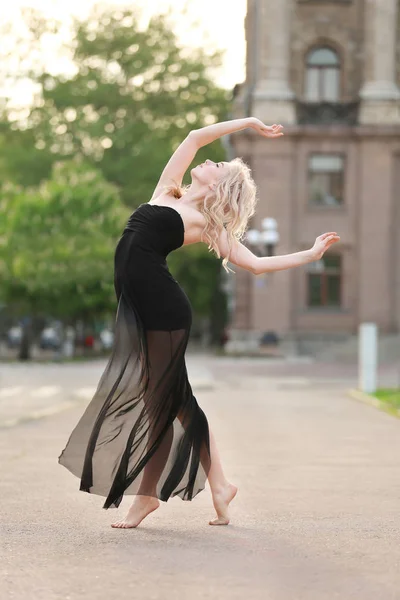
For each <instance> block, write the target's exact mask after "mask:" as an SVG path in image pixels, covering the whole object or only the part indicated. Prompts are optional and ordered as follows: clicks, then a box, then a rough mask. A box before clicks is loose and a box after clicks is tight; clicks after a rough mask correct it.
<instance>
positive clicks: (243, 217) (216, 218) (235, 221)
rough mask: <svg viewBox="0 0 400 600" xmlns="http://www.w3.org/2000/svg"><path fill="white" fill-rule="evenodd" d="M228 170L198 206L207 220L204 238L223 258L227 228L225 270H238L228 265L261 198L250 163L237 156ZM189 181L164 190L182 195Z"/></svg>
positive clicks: (210, 247) (179, 196)
mask: <svg viewBox="0 0 400 600" xmlns="http://www.w3.org/2000/svg"><path fill="white" fill-rule="evenodd" d="M227 164H228V165H229V169H227V174H224V175H222V176H221V177H220V179H219V180H218V182H217V183H216V187H215V190H214V191H210V192H209V193H208V194H207V195H206V196H205V198H204V202H203V205H202V206H200V207H199V209H200V211H201V212H202V214H203V215H204V218H205V220H206V226H205V227H204V229H203V232H202V236H201V239H202V241H206V243H207V244H208V249H209V250H211V251H214V252H215V254H216V256H217V257H218V258H221V253H220V251H219V248H218V245H217V241H218V237H219V235H220V233H221V231H222V229H224V228H225V230H226V233H227V238H228V246H229V252H228V255H227V256H226V257H225V258H224V259H223V261H222V266H223V267H224V269H225V271H227V272H229V271H230V272H231V273H235V271H233V270H232V269H230V268H229V267H228V266H227V263H228V260H229V257H230V253H231V251H232V245H233V243H234V241H235V240H236V241H240V240H241V239H243V237H244V234H245V233H246V231H247V227H248V222H249V219H250V217H252V216H253V215H254V213H255V210H256V205H257V201H258V197H257V186H256V184H255V182H254V180H253V178H252V175H251V170H250V167H249V166H248V165H247V164H246V163H245V162H244V161H243V160H242V159H241V158H240V157H237V158H234V159H233V160H231V161H230V162H228V163H227ZM189 188H190V185H185V186H181V185H178V184H176V183H175V184H174V185H169V186H166V187H165V191H166V192H167V193H170V194H172V195H173V196H174V198H178V199H179V198H182V196H183V195H184V193H185V192H186V191H187V190H188V189H189Z"/></svg>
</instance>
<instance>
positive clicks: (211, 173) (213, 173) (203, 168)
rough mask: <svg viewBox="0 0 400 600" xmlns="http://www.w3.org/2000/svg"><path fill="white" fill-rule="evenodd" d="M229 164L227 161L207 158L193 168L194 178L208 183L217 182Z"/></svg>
mask: <svg viewBox="0 0 400 600" xmlns="http://www.w3.org/2000/svg"><path fill="white" fill-rule="evenodd" d="M227 169H228V164H227V163H226V162H223V161H221V162H218V163H215V162H214V161H212V160H210V159H208V158H207V160H206V161H205V162H203V163H201V164H200V165H197V167H195V168H194V169H192V170H191V175H192V179H196V180H197V181H198V182H199V183H202V184H205V185H208V184H212V183H217V181H218V179H219V178H220V177H221V175H223V174H224V173H226V170H227Z"/></svg>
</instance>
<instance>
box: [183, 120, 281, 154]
mask: <svg viewBox="0 0 400 600" xmlns="http://www.w3.org/2000/svg"><path fill="white" fill-rule="evenodd" d="M248 127H249V128H251V129H255V130H256V131H257V133H259V134H261V135H264V136H265V137H269V138H275V137H280V136H281V135H283V133H282V132H281V131H282V125H272V126H271V127H270V126H268V125H264V123H263V122H262V121H260V120H259V119H257V118H255V117H246V118H244V119H233V120H232V121H222V122H221V123H215V124H214V125H207V126H206V127H201V128H200V129H193V130H192V131H191V132H190V135H191V136H193V137H194V139H195V140H196V141H197V144H198V146H199V148H202V147H203V146H206V145H207V144H211V142H213V141H214V140H217V139H218V138H220V137H222V136H223V135H226V134H228V133H234V132H235V131H241V130H242V129H247V128H248Z"/></svg>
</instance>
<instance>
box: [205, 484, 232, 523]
mask: <svg viewBox="0 0 400 600" xmlns="http://www.w3.org/2000/svg"><path fill="white" fill-rule="evenodd" d="M237 491H238V489H237V487H236V486H235V485H233V484H232V483H228V485H227V486H226V487H224V488H222V489H221V490H220V491H218V492H214V493H213V504H214V508H215V510H216V511H217V518H216V519H213V520H212V521H209V525H228V523H229V516H228V507H229V503H230V502H232V500H233V499H234V497H235V496H236V492H237Z"/></svg>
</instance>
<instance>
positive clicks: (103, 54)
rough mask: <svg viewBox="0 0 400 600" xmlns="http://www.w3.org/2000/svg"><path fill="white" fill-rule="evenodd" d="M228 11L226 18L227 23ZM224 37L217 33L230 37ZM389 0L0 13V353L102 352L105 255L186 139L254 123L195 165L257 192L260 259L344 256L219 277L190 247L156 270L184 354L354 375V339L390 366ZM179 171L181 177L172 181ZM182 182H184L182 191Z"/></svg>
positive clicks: (393, 298) (398, 121)
mask: <svg viewBox="0 0 400 600" xmlns="http://www.w3.org/2000/svg"><path fill="white" fill-rule="evenodd" d="M228 8H229V12H227V9H228ZM228 21H229V24H228ZM399 23H400V11H399V2H398V1H397V0H385V1H384V2H380V1H379V0H338V1H336V2H333V1H321V2H315V0H280V1H279V2H276V1H273V0H259V1H256V0H248V1H246V0H235V1H233V2H229V6H228V5H227V3H225V2H220V3H215V2H212V1H208V0H207V1H203V2H202V3H198V2H195V1H190V0H186V1H183V0H182V1H179V0H169V1H167V0H164V1H158V2H157V1H155V0H153V1H152V2H151V3H149V2H144V1H143V2H135V4H134V5H132V4H129V3H128V4H121V3H118V4H117V3H115V2H112V1H108V2H103V3H97V4H96V3H94V2H91V1H86V2H85V3H82V2H78V0H71V1H70V2H68V3H62V2H60V1H58V0H52V1H50V0H46V1H45V0H43V1H41V0H29V1H27V0H25V1H23V0H17V1H16V2H14V3H13V4H12V6H10V7H6V8H4V9H3V11H2V22H1V39H2V45H1V50H0V53H1V62H0V64H1V68H0V102H1V104H0V109H1V110H0V156H1V160H0V173H1V196H0V210H1V221H0V277H1V280H0V339H1V343H0V356H1V358H2V359H3V360H28V359H37V360H41V359H44V360H49V359H56V360H62V359H64V358H65V359H71V358H74V357H76V358H79V357H81V356H84V357H88V356H91V355H96V356H98V355H99V354H100V355H101V354H106V355H107V353H108V352H109V350H110V348H111V345H112V340H113V324H114V319H115V309H116V304H115V294H114V289H113V276H112V273H113V251H114V248H115V245H116V243H117V241H118V239H119V236H120V234H121V232H122V230H123V227H124V225H125V222H126V220H127V218H128V216H129V214H130V213H131V212H132V210H133V209H134V208H135V207H136V206H138V205H139V204H141V203H143V202H147V201H148V199H149V198H150V197H151V194H152V191H153V189H154V187H155V185H156V183H157V180H158V177H159V175H160V173H161V171H162V169H163V167H164V166H165V163H166V162H167V161H168V159H169V157H170V155H171V154H172V152H173V151H174V150H175V149H176V147H177V146H178V144H179V143H180V141H182V139H183V137H185V135H186V134H187V133H188V132H189V131H190V130H191V129H193V128H200V127H202V126H204V125H208V124H210V123H214V122H217V121H221V120H228V119H232V118H241V117H245V116H256V117H258V118H260V119H262V120H263V121H264V122H266V123H268V124H272V123H282V124H283V125H284V126H285V132H286V135H285V137H284V138H282V139H281V140H279V142H276V143H274V142H269V141H266V140H265V139H262V138H260V137H257V136H256V135H255V134H254V132H253V131H251V130H243V131H241V132H238V133H236V134H234V135H231V136H224V138H222V139H221V140H217V141H216V142H214V143H213V144H211V145H210V146H208V147H205V148H202V149H201V150H200V151H199V153H198V156H196V160H195V162H194V164H193V165H192V166H194V165H195V164H198V163H199V162H202V161H203V160H205V158H211V159H213V160H230V159H231V158H233V157H234V156H241V157H243V158H244V160H245V161H246V162H247V163H248V164H249V165H250V166H251V168H252V170H253V174H254V177H255V180H256V183H257V185H258V188H259V204H258V209H257V214H256V215H255V216H254V218H253V220H252V222H251V223H250V224H249V231H248V234H247V236H246V239H245V243H247V244H248V246H249V247H250V248H251V249H252V250H253V251H254V252H255V253H257V254H272V253H278V254H285V253H289V252H296V251H299V250H303V249H306V248H309V247H311V246H312V244H313V243H314V240H315V237H316V236H318V235H320V234H321V233H323V232H324V231H331V230H332V231H337V232H338V233H339V234H340V236H341V242H340V243H339V244H337V245H335V247H334V248H333V249H332V251H328V253H327V254H326V255H325V256H324V258H323V259H322V260H321V261H318V262H316V263H313V264H311V265H308V266H307V267H304V268H298V269H293V270H290V271H283V272H280V273H275V274H269V275H262V276H257V277H255V276H253V275H252V274H250V273H248V272H246V271H244V270H243V269H239V268H237V267H235V266H234V265H230V266H231V268H233V269H234V270H235V271H236V273H235V274H234V275H233V274H229V275H227V274H226V273H225V271H224V270H223V269H221V264H220V261H218V260H217V259H215V257H214V256H213V255H212V254H211V253H209V252H208V250H207V248H206V246H205V245H204V244H198V245H193V246H190V247H186V248H182V249H181V250H179V251H178V252H175V253H173V254H171V255H170V257H169V259H168V262H169V266H170V268H171V271H172V272H173V274H174V275H175V276H176V277H177V279H178V280H179V281H180V283H181V284H182V286H183V287H184V289H185V290H186V292H187V294H188V296H189V297H190V300H191V302H192V306H193V311H194V322H193V330H192V336H191V346H190V347H191V348H193V349H195V348H201V349H207V350H212V351H213V352H216V353H219V354H234V355H246V356H248V355H266V356H275V357H276V356H281V357H282V356H285V357H287V356H309V357H318V358H321V357H324V358H325V359H326V360H331V359H332V360H338V359H339V360H341V359H344V360H355V359H356V356H357V343H358V328H359V326H360V324H362V323H364V322H373V323H375V324H376V326H377V327H378V329H379V343H380V350H381V356H382V357H384V358H387V359H388V360H397V361H399V360H400V337H399V331H400V235H399V234H400V207H399V202H400V200H399V191H398V190H399V177H400V175H399V173H400V135H399V133H400V108H399V107H400V92H399V84H400V60H399V55H400V25H399ZM188 173H189V171H188ZM189 182H190V177H189V175H187V177H186V178H185V181H184V183H189Z"/></svg>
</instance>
